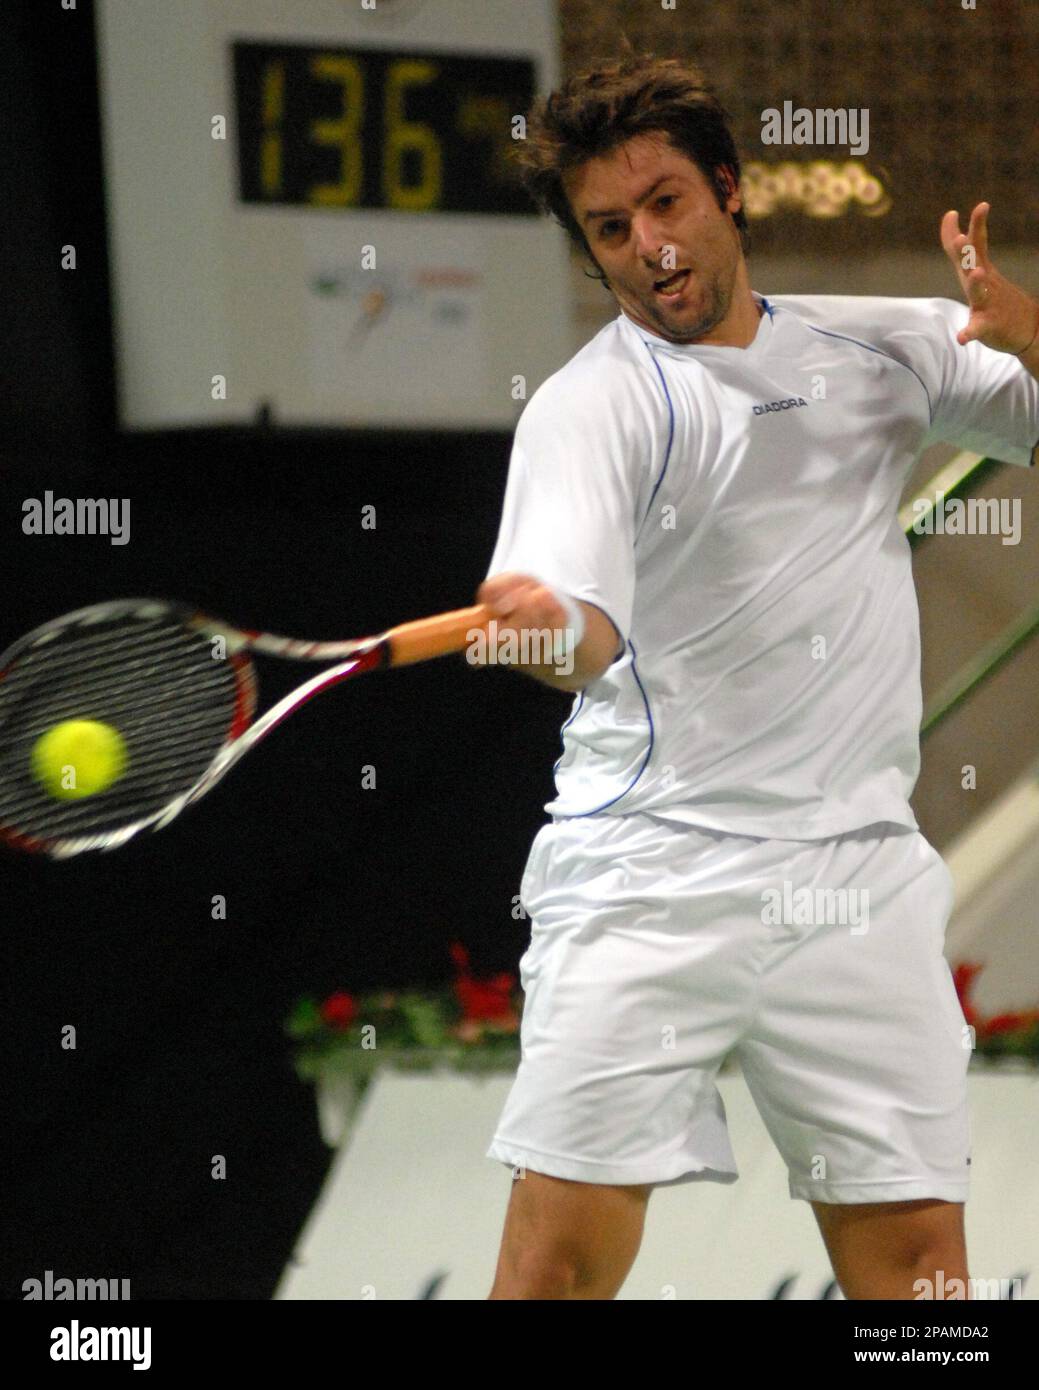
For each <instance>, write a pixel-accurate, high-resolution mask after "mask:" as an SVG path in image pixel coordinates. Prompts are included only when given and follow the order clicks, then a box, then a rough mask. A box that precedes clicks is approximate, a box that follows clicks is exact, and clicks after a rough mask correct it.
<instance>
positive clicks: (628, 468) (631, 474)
mask: <svg viewBox="0 0 1039 1390" xmlns="http://www.w3.org/2000/svg"><path fill="white" fill-rule="evenodd" d="M655 433H656V426H655V421H654V418H653V411H652V409H651V408H647V403H645V402H643V401H642V400H641V399H640V398H639V393H638V392H637V391H636V392H632V390H631V389H630V388H628V389H621V390H619V391H617V392H611V390H610V389H609V385H608V382H606V381H603V380H598V381H596V380H595V379H594V375H593V374H590V373H583V374H582V375H581V376H580V377H579V378H578V379H577V380H576V381H575V380H574V378H573V377H569V379H568V374H567V371H566V369H564V371H563V372H562V373H557V374H556V376H555V377H550V378H549V379H548V381H546V382H545V383H544V384H543V385H542V386H541V387H539V388H538V390H537V391H536V392H535V393H534V395H533V396H532V397H531V399H530V401H529V402H528V403H527V406H526V409H525V410H524V412H523V414H522V415H521V417H520V420H519V423H518V425H517V427H516V434H515V437H514V439H513V445H512V454H511V457H510V460H509V475H508V481H507V483H506V488H505V501H504V505H503V508H502V517H501V524H500V526H499V531H498V540H497V544H496V546H495V549H494V554H493V556H492V558H491V562H490V565H489V567H488V570H487V574H488V576H490V575H493V574H502V573H506V572H509V571H514V572H516V573H519V574H529V575H532V576H533V577H534V578H536V579H539V580H541V582H542V583H545V584H550V585H552V586H553V587H555V588H557V589H560V590H562V591H563V592H564V593H567V594H569V595H570V596H571V597H572V598H575V599H581V600H584V601H585V602H586V603H592V604H595V606H596V607H597V608H601V609H602V611H603V612H604V613H605V614H606V615H607V617H609V618H610V619H611V620H612V622H613V623H614V625H615V626H616V628H617V630H618V632H619V633H620V634H621V636H622V638H623V639H624V641H625V643H626V642H627V641H628V638H629V636H630V633H631V619H632V610H633V607H634V600H635V536H636V533H637V529H638V522H639V520H640V519H641V517H640V508H643V507H644V505H645V501H644V499H645V498H646V496H647V494H646V489H645V484H646V479H647V476H648V473H649V469H650V466H651V458H652V455H653V453H654V450H655V447H656V439H655ZM661 461H662V460H661Z"/></svg>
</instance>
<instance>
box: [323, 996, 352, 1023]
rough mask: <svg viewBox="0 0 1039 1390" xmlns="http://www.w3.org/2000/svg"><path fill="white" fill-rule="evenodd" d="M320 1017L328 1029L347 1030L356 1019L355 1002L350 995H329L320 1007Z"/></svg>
mask: <svg viewBox="0 0 1039 1390" xmlns="http://www.w3.org/2000/svg"><path fill="white" fill-rule="evenodd" d="M321 1017H322V1018H323V1019H324V1020H325V1022H326V1023H327V1024H328V1026H329V1028H340V1029H344V1030H345V1029H347V1028H349V1027H350V1024H351V1023H353V1021H354V1019H355V1018H356V1017H357V1000H356V999H355V998H354V997H353V995H352V994H344V993H343V992H342V991H340V992H339V993H338V994H330V995H329V996H328V998H327V999H326V1000H325V1002H324V1003H323V1004H322V1005H321Z"/></svg>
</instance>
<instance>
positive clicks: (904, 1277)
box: [812, 1198, 969, 1299]
mask: <svg viewBox="0 0 1039 1390" xmlns="http://www.w3.org/2000/svg"><path fill="white" fill-rule="evenodd" d="M812 1210H813V1211H814V1212H815V1218H816V1221H817V1222H818V1223H819V1230H820V1232H821V1233H822V1237H823V1240H824V1242H825V1243H826V1249H827V1253H828V1254H829V1256H830V1263H831V1264H832V1265H833V1272H834V1274H835V1275H836V1277H837V1282H838V1284H840V1286H841V1290H842V1292H843V1293H844V1296H845V1298H852V1299H859V1298H872V1299H879V1298H896V1299H916V1298H967V1297H969V1288H968V1275H967V1247H966V1237H965V1234H964V1223H963V1212H964V1203H962V1202H944V1201H939V1200H937V1199H927V1198H925V1199H921V1200H919V1201H912V1202H870V1203H863V1204H853V1203H849V1204H838V1203H829V1202H813V1203H812Z"/></svg>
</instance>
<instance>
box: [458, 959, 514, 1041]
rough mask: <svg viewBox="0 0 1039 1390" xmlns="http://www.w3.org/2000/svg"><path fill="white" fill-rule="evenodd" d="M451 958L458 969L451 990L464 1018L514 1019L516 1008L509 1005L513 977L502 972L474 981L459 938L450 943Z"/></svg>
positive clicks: (508, 1022) (500, 1021)
mask: <svg viewBox="0 0 1039 1390" xmlns="http://www.w3.org/2000/svg"><path fill="white" fill-rule="evenodd" d="M451 959H452V960H453V961H454V963H455V969H456V970H457V972H458V974H457V977H456V979H455V984H454V989H455V998H456V999H457V1000H458V1003H459V1005H460V1006H461V1009H462V1017H463V1020H464V1021H466V1022H480V1021H482V1020H486V1021H488V1022H493V1023H502V1024H507V1025H509V1026H511V1025H512V1024H513V1022H514V1021H515V1020H516V1011H515V1009H514V1008H513V1007H512V993H513V990H514V988H515V979H514V977H513V976H512V975H509V974H506V973H505V972H504V971H503V972H502V973H501V974H499V975H494V976H493V977H492V978H491V979H489V980H474V979H473V978H472V975H471V974H470V972H469V952H468V951H467V950H466V949H465V947H464V946H463V945H462V943H461V942H460V941H455V942H452V944H451Z"/></svg>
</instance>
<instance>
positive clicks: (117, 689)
mask: <svg viewBox="0 0 1039 1390" xmlns="http://www.w3.org/2000/svg"><path fill="white" fill-rule="evenodd" d="M251 676H252V672H251V667H250V666H249V665H248V663H247V662H242V661H239V662H238V663H237V664H236V663H232V661H230V660H226V659H225V660H220V659H214V654H213V648H212V646H211V644H210V642H209V640H208V639H207V638H206V637H204V636H203V635H202V634H200V633H198V632H196V631H192V630H189V629H187V628H186V627H185V626H184V625H183V623H182V622H181V621H180V619H179V618H177V617H176V616H174V615H169V614H167V615H162V616H159V617H155V616H151V617H147V618H144V617H141V616H139V615H135V614H128V615H124V616H122V617H120V618H118V619H115V620H111V621H107V622H102V623H98V624H92V625H90V626H79V627H75V626H73V627H69V628H67V629H62V630H59V631H58V632H57V633H56V634H55V635H53V636H50V635H48V637H47V639H46V640H43V641H41V642H39V643H38V644H36V645H34V646H32V647H30V648H29V649H28V650H27V651H25V652H24V654H22V655H20V656H18V657H17V659H16V660H15V661H14V662H13V664H12V665H11V667H10V669H9V670H8V671H7V673H6V676H5V678H4V679H2V680H0V749H2V752H0V825H3V826H5V827H6V828H7V829H8V830H9V831H13V832H14V833H16V834H19V835H23V836H26V837H29V838H32V839H41V840H45V841H46V840H53V839H61V838H67V837H79V836H83V835H104V834H105V833H107V832H110V831H114V830H116V829H118V828H120V827H123V826H125V825H126V824H127V823H128V822H131V821H137V820H139V819H145V818H147V817H149V816H152V815H155V814H156V813H158V812H159V811H161V810H162V809H163V808H164V807H165V806H167V805H168V804H169V803H170V802H171V801H172V800H174V799H175V798H176V797H178V796H180V795H182V794H183V793H184V792H186V791H187V790H189V789H190V788H191V787H192V786H194V784H195V782H196V781H197V780H198V778H199V777H200V776H201V775H202V774H203V773H204V772H205V770H206V769H207V768H208V767H209V765H210V764H211V762H212V761H213V758H214V757H215V756H216V754H217V753H218V752H219V751H220V749H221V747H222V746H223V745H224V743H225V742H226V741H227V738H228V736H229V734H230V732H231V729H232V726H233V724H234V723H235V721H236V720H237V719H238V718H239V717H240V716H242V714H243V708H242V707H243V702H247V703H248V704H249V708H248V709H247V710H246V711H245V713H246V715H247V714H248V713H251V701H250V700H249V696H250V695H251ZM73 719H75V720H79V719H86V720H96V721H98V722H100V723H104V724H108V725H110V726H111V727H113V728H114V729H116V730H117V731H118V732H119V734H120V736H121V737H122V739H123V741H124V743H125V745H126V750H127V763H126V768H125V771H124V772H123V774H122V776H120V777H119V778H118V779H117V780H116V781H115V782H113V783H112V785H111V786H110V787H108V788H106V789H105V790H103V791H100V792H97V793H96V794H94V795H91V796H85V797H81V798H75V799H67V800H66V799H59V798H57V797H55V796H53V795H51V794H50V793H49V792H48V791H47V790H46V789H45V788H44V787H43V786H42V785H41V784H40V783H39V782H38V781H37V780H36V778H35V777H34V775H33V772H32V751H33V746H34V745H35V743H36V740H37V739H38V738H39V737H40V736H41V735H42V734H44V733H46V732H47V731H48V730H49V729H51V728H53V727H54V726H55V725H57V724H60V723H63V722H64V721H66V720H73Z"/></svg>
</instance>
